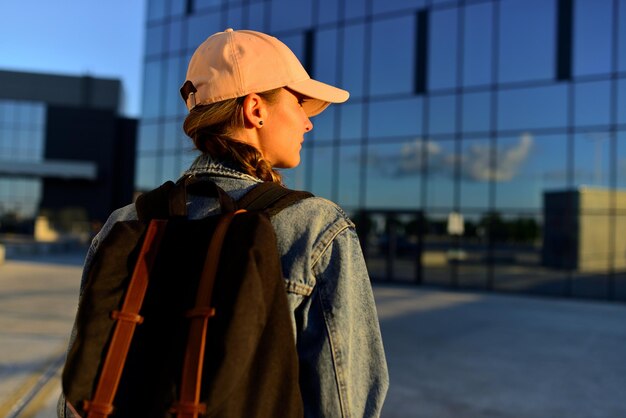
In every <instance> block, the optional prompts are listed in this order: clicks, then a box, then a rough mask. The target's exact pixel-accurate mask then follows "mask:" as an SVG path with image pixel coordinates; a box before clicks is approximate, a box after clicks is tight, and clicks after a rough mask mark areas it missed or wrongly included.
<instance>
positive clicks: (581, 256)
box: [542, 187, 626, 273]
mask: <svg viewBox="0 0 626 418" xmlns="http://www.w3.org/2000/svg"><path fill="white" fill-rule="evenodd" d="M625 213H626V191H624V190H609V189H601V188H590V187H582V188H579V189H576V190H565V191H555V192H546V193H545V194H544V232H543V237H544V239H543V251H542V260H543V265H544V266H546V267H552V268H558V269H568V270H576V271H578V272H589V273H603V272H608V271H611V270H613V271H626V215H625Z"/></svg>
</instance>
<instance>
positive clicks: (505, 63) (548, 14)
mask: <svg viewBox="0 0 626 418" xmlns="http://www.w3.org/2000/svg"><path fill="white" fill-rule="evenodd" d="M500 16H501V18H500V37H501V39H500V51H499V53H500V64H499V66H498V67H499V74H498V76H499V77H498V80H499V81H500V82H514V81H526V80H538V79H552V78H553V77H554V57H555V49H554V47H555V35H554V34H555V31H556V28H555V21H556V11H555V1H554V0H508V1H503V2H501V3H500Z"/></svg>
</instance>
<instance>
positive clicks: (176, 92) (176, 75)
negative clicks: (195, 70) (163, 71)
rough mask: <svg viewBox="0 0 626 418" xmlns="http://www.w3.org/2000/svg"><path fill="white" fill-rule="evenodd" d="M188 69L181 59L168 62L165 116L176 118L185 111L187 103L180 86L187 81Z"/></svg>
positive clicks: (177, 58) (165, 87) (176, 58)
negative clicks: (183, 98)
mask: <svg viewBox="0 0 626 418" xmlns="http://www.w3.org/2000/svg"><path fill="white" fill-rule="evenodd" d="M185 72H186V68H184V67H183V62H182V59H181V58H180V57H173V58H170V59H169V60H168V61H167V77H166V79H165V85H164V86H163V87H164V89H165V115H166V116H176V115H178V114H181V113H183V112H184V111H185V109H186V107H185V102H183V100H182V97H181V95H180V86H182V85H183V83H184V80H185Z"/></svg>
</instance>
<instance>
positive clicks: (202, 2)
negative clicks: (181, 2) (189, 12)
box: [194, 0, 226, 10]
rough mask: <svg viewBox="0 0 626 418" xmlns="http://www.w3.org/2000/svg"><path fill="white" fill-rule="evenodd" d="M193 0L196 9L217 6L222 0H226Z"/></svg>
mask: <svg viewBox="0 0 626 418" xmlns="http://www.w3.org/2000/svg"><path fill="white" fill-rule="evenodd" d="M194 1H195V6H196V7H195V9H196V10H202V9H209V8H212V7H219V6H221V4H222V1H226V0H194Z"/></svg>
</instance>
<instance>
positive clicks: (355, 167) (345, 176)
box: [337, 146, 362, 210]
mask: <svg viewBox="0 0 626 418" xmlns="http://www.w3.org/2000/svg"><path fill="white" fill-rule="evenodd" d="M339 153H340V154H339V161H340V163H339V173H338V176H337V181H338V183H339V184H338V186H339V196H337V198H338V200H337V203H338V204H339V205H341V206H342V207H343V208H344V209H345V210H350V209H351V208H357V207H358V206H359V195H360V185H361V181H360V179H361V161H362V153H361V147H359V146H342V147H340V148H339Z"/></svg>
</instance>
